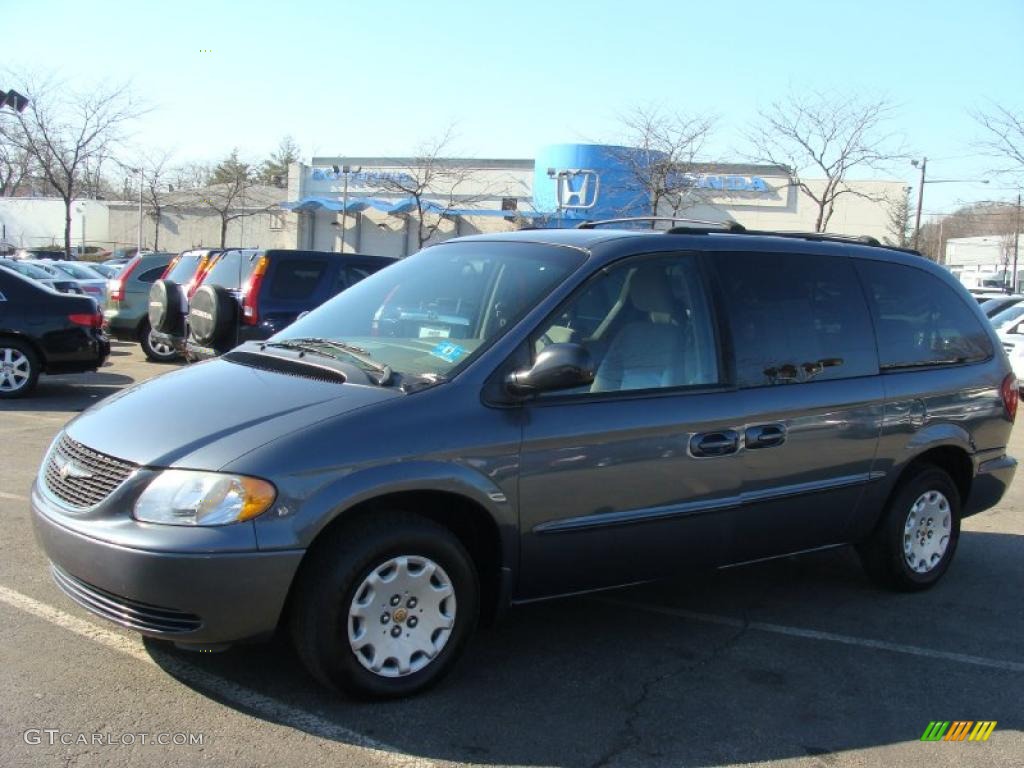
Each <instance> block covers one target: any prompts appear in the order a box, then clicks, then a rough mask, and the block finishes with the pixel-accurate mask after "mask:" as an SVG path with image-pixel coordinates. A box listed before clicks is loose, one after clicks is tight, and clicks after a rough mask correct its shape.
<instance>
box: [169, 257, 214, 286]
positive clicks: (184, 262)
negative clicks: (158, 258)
mask: <svg viewBox="0 0 1024 768" xmlns="http://www.w3.org/2000/svg"><path fill="white" fill-rule="evenodd" d="M204 255H205V254H202V253H183V254H181V258H179V259H178V260H177V261H176V262H175V264H174V268H173V269H172V270H171V271H170V272H168V273H167V277H166V278H165V279H166V280H173V281H174V282H176V283H177V284H178V285H184V284H185V283H187V282H188V281H189V280H191V279H192V278H193V277H194V276H195V274H196V270H197V269H199V262H200V261H202V259H203V256H204Z"/></svg>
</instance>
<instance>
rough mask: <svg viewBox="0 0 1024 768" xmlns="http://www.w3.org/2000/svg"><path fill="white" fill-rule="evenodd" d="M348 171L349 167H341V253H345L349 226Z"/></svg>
mask: <svg viewBox="0 0 1024 768" xmlns="http://www.w3.org/2000/svg"><path fill="white" fill-rule="evenodd" d="M348 169H349V167H348V166H347V165H343V166H341V172H342V174H343V175H344V179H343V182H342V183H343V186H342V192H341V252H342V253H344V252H345V227H346V226H348Z"/></svg>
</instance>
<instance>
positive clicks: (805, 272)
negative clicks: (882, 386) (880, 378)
mask: <svg viewBox="0 0 1024 768" xmlns="http://www.w3.org/2000/svg"><path fill="white" fill-rule="evenodd" d="M712 260H713V261H714V264H715V269H716V271H717V273H718V281H719V284H720V285H721V287H722V291H723V294H724V299H725V311H726V314H727V315H728V317H729V325H730V328H731V330H732V341H733V347H734V349H735V353H736V377H737V384H738V386H740V387H763V386H772V385H775V384H792V383H803V382H808V381H823V380H828V379H847V378H853V377H856V376H868V375H872V374H877V373H878V359H877V356H876V350H875V337H874V333H873V332H872V329H871V320H870V318H869V315H868V308H867V305H866V304H865V302H864V293H863V291H862V290H861V286H860V282H859V281H858V279H857V275H856V272H855V271H854V268H853V265H852V264H851V263H850V260H849V259H847V258H845V257H837V256H825V255H819V254H796V253H717V254H713V256H712Z"/></svg>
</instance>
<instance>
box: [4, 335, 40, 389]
mask: <svg viewBox="0 0 1024 768" xmlns="http://www.w3.org/2000/svg"><path fill="white" fill-rule="evenodd" d="M38 380H39V358H38V357H36V353H35V351H34V350H33V349H32V347H30V346H29V345H28V344H26V343H25V342H23V341H18V340H16V339H5V338H0V399H4V400H11V399H14V398H16V397H24V396H25V395H27V394H29V393H30V392H31V391H32V390H33V389H35V388H36V382H37V381H38Z"/></svg>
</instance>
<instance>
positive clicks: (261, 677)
mask: <svg viewBox="0 0 1024 768" xmlns="http://www.w3.org/2000/svg"><path fill="white" fill-rule="evenodd" d="M110 363H111V364H110V365H108V366H107V367H105V368H103V369H102V370H101V371H100V372H99V373H96V374H88V375H82V376H67V377H57V378H47V377H43V379H41V381H40V385H39V388H38V390H37V392H36V394H35V396H33V397H32V398H30V399H27V400H23V401H12V402H4V403H2V404H0V515H2V520H3V522H4V526H3V535H2V536H0V660H2V663H0V691H2V694H3V698H4V701H3V706H2V708H0V713H2V714H0V765H3V766H15V765H25V766H29V765H31V766H46V765H53V766H122V765H142V764H145V765H149V766H169V765H197V764H201V763H203V762H206V763H209V764H212V765H240V766H241V765H244V766H291V765H295V766H300V765H301V766H308V765H316V764H327V765H344V766H362V765H367V766H430V765H448V764H458V765H482V766H505V765H524V766H559V767H561V766H566V767H569V766H572V767H575V766H587V767H588V768H603V767H604V766H639V765H646V766H713V765H715V766H717V765H735V764H743V765H747V764H784V765H802V766H828V767H829V768H831V767H833V766H862V765H885V766H917V765H922V766H924V765H927V766H944V765H950V766H953V765H962V764H971V765H986V766H1011V765H1012V766H1020V765H1021V764H1024V713H1022V707H1021V704H1022V695H1021V685H1022V683H1024V640H1022V638H1024V601H1022V599H1021V597H1022V586H1024V473H1022V474H1021V476H1020V477H1019V478H1018V480H1017V482H1016V483H1015V486H1014V487H1013V489H1012V490H1011V493H1010V494H1009V496H1008V497H1007V498H1006V499H1004V501H1003V503H1002V504H1001V505H1000V506H999V507H998V508H997V509H995V510H992V511H989V512H987V513H984V514H982V515H979V516H977V517H974V518H971V519H969V520H968V521H967V522H966V523H965V525H964V533H963V535H962V538H961V541H960V549H959V551H958V553H957V557H956V560H955V562H954V564H953V567H952V568H951V570H950V572H949V573H948V574H947V576H946V578H945V579H944V580H943V582H941V583H940V584H939V586H937V587H936V588H935V589H933V590H931V591H930V592H927V593H924V594H918V595H896V594H891V593H886V592H881V591H878V590H876V589H874V588H873V587H872V586H870V585H869V584H868V582H867V581H866V579H865V577H864V576H863V574H862V572H861V569H860V566H859V564H858V562H857V560H856V557H855V556H854V555H853V553H852V552H850V551H847V550H833V551H830V552H823V553H819V554H816V555H813V556H806V557H803V558H789V559H783V560H778V561H774V562H771V563H765V564H761V565H757V566H750V567H746V568H743V569H732V570H727V571H721V572H718V573H714V574H708V575H704V576H699V577H694V578H691V579H688V580H685V581H679V582H673V583H665V584H659V585H654V586H644V587H637V588H632V589H629V590H623V591H619V592H614V593H606V594H604V595H601V596H591V597H581V598H575V599H570V600H562V601H552V602H548V603H542V604H536V605H532V606H527V607H521V608H516V609H513V610H512V611H510V612H509V614H508V616H507V617H506V619H505V620H504V622H503V623H502V624H501V625H499V626H498V627H496V628H494V629H487V630H484V631H482V632H481V633H480V634H478V636H477V638H476V640H475V641H474V642H473V643H472V644H471V647H470V649H469V651H468V653H467V655H466V657H465V658H464V659H463V661H462V662H461V663H460V665H459V666H458V667H457V668H456V670H455V672H454V673H453V674H452V675H451V676H450V677H449V678H448V679H447V680H445V681H444V682H443V683H442V684H441V685H440V686H439V687H438V688H436V689H434V690H433V691H431V692H429V693H427V694H425V695H422V696H419V697H417V698H414V699H411V700H408V701H400V702H393V703H388V704H363V703H353V702H350V701H346V700H343V699H339V698H336V697H334V696H332V695H331V694H329V693H327V692H325V691H324V690H322V689H321V688H319V687H318V686H317V685H316V684H315V683H314V682H313V681H312V680H311V679H310V678H308V677H307V676H306V674H305V673H304V672H303V671H302V669H301V668H300V666H299V664H298V662H297V660H296V659H295V658H294V656H293V655H292V653H291V651H290V650H289V648H288V646H287V645H286V644H285V643H284V642H281V641H276V642H272V643H270V644H266V645H261V646H250V647H238V648H234V649H232V650H231V651H229V652H227V653H223V654H211V655H205V654H204V655H198V654H191V653H186V652H181V651H176V650H174V649H172V648H169V647H167V646H165V645H164V644H161V643H154V642H146V643H143V642H142V641H141V640H140V639H139V637H138V636H137V635H134V634H132V633H130V632H127V631H122V630H121V629H119V628H117V627H115V626H113V625H108V624H106V623H103V622H102V620H100V619H97V618H94V617H92V616H91V615H89V614H88V613H86V612H85V611H83V610H81V609H79V608H78V607H77V606H76V605H74V604H72V603H71V602H70V601H69V600H68V599H67V598H65V597H64V596H63V595H62V594H61V593H60V592H59V591H58V589H57V588H56V587H55V586H54V585H53V583H52V582H51V580H50V576H49V573H48V570H47V564H46V562H45V559H44V558H43V556H42V555H41V554H40V552H39V550H38V548H37V547H36V545H35V542H34V540H33V537H32V531H31V525H30V521H29V513H28V502H27V496H28V489H29V486H30V484H31V482H32V478H33V476H34V474H35V472H36V470H37V468H38V466H39V462H40V460H41V457H42V455H43V453H44V452H45V450H46V447H47V446H48V444H49V442H50V440H51V439H52V438H53V436H54V435H55V434H56V433H57V432H58V430H59V429H60V428H61V426H62V425H63V424H64V423H65V422H66V421H67V420H69V419H70V418H72V417H73V416H74V415H75V414H76V413H77V412H79V411H81V410H83V409H84V408H87V407H89V406H90V405H92V404H94V403H96V402H98V401H99V400H100V399H102V398H103V397H106V396H108V395H110V394H112V393H114V392H116V391H119V390H120V389H122V388H124V387H125V386H128V385H131V384H132V383H134V382H137V381H141V380H144V379H146V378H149V377H152V376H156V375H160V374H161V373H164V372H166V371H168V370H171V369H173V366H162V365H156V364H152V363H148V362H146V361H145V359H144V358H143V357H142V355H141V353H140V352H139V351H138V347H137V346H131V345H124V344H116V343H115V346H114V351H113V355H112V357H111V360H110ZM166 418H173V414H157V413H154V414H153V421H152V423H150V424H140V425H139V428H140V429H151V428H158V427H159V424H160V421H161V420H162V419H166ZM1011 450H1012V452H1013V453H1015V454H1016V455H1017V456H1024V437H1022V432H1021V430H1020V429H1018V430H1017V431H1016V432H1015V433H1014V436H1013V439H1012V442H1011ZM932 720H973V721H977V720H995V721H997V722H998V725H997V726H996V728H995V731H994V733H993V734H992V736H991V738H990V739H989V740H988V741H987V742H984V743H968V742H964V743H949V742H938V743H922V742H921V741H920V740H919V739H920V737H921V734H922V732H923V731H924V729H925V727H926V726H927V725H928V724H929V722H930V721H932ZM48 732H55V733H48ZM79 734H82V735H84V736H85V742H86V743H81V742H82V738H81V737H80V736H79ZM93 734H99V736H100V738H99V739H98V741H99V742H100V743H96V742H97V739H96V738H94V736H93ZM142 734H145V735H146V736H147V739H146V743H145V744H143V743H141V738H140V735H142ZM157 734H171V735H176V734H186V735H188V736H191V737H192V739H193V740H195V737H196V736H197V735H198V736H201V740H202V743H201V744H196V743H192V744H174V743H172V744H168V745H163V744H153V743H151V741H152V739H153V738H154V737H155V736H156V735H157ZM127 735H131V736H132V737H133V738H132V739H131V741H133V742H134V743H123V742H128V741H129V739H128V738H126V736H127ZM174 738H177V737H174ZM51 740H52V741H54V743H53V744H50V741H51ZM62 740H64V741H71V742H75V743H70V744H65V743H61V741H62ZM172 741H173V738H172ZM110 742H113V743H110Z"/></svg>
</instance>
